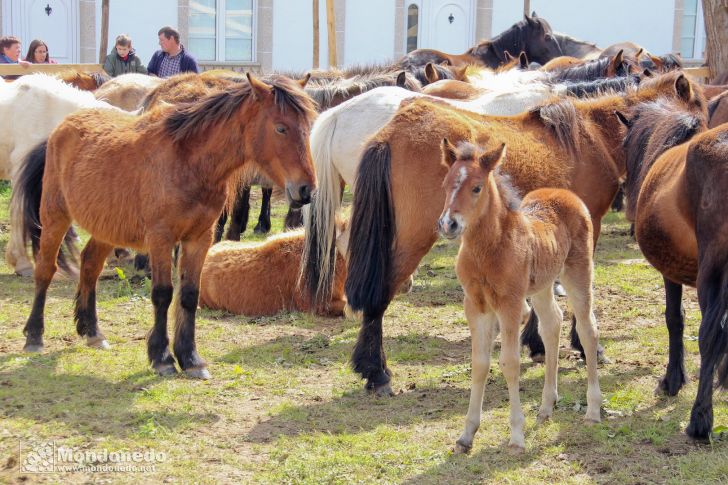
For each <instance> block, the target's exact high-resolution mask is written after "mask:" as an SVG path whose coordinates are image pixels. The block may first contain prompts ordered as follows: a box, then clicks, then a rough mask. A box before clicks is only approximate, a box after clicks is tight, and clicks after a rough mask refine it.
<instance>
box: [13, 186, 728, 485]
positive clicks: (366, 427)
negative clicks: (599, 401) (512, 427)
mask: <svg viewBox="0 0 728 485" xmlns="http://www.w3.org/2000/svg"><path fill="white" fill-rule="evenodd" d="M9 195H10V189H9V187H8V185H7V184H0V251H4V249H5V245H6V244H7V240H8V232H7V221H8V213H7V202H8V199H9ZM284 211H285V208H284V207H283V205H282V204H280V203H276V204H275V206H274V218H275V221H274V232H279V231H280V230H281V227H282V215H283V212H284ZM251 213H252V214H257V212H256V209H253V210H251ZM251 222H252V218H251ZM602 234H603V237H602V238H601V239H600V244H599V248H598V251H597V262H596V285H595V295H596V298H595V305H596V307H595V312H596V314H597V319H598V321H599V325H600V332H601V340H602V343H603V344H604V345H605V347H606V350H607V353H608V355H609V356H610V358H611V359H612V363H611V364H608V365H604V366H602V367H601V368H600V379H601V387H602V392H603V397H604V401H603V406H602V409H603V421H602V423H601V424H599V425H596V426H591V427H587V426H584V425H583V424H582V416H583V413H584V411H585V409H584V407H585V405H586V402H585V401H586V397H585V391H586V381H585V379H586V371H585V368H584V365H583V364H582V363H581V362H580V360H579V359H578V358H576V356H575V355H574V354H573V353H571V352H570V351H569V350H568V348H567V346H568V326H569V325H568V323H567V322H564V326H563V332H562V358H561V359H560V374H559V394H560V400H559V402H558V403H557V407H556V410H555V412H554V416H553V418H552V419H551V420H550V421H549V422H547V423H545V424H543V425H540V426H537V425H536V422H535V416H536V412H537V410H538V405H539V400H540V395H541V387H542V385H543V367H542V366H540V365H535V364H532V363H531V362H530V360H529V359H528V358H527V357H526V355H525V354H524V356H523V358H522V381H521V386H522V393H521V398H522V403H523V407H524V411H525V413H526V444H527V451H526V453H525V454H524V455H522V456H512V455H510V454H509V453H508V452H507V451H506V449H505V447H504V444H505V443H506V442H507V439H508V395H507V391H506V386H505V382H504V379H503V376H502V374H501V373H500V371H499V370H498V366H497V364H496V362H497V358H496V359H493V362H494V365H493V367H492V372H491V375H490V378H489V384H488V387H487V390H486V396H485V400H484V404H483V419H482V424H481V428H480V430H479V432H478V434H477V435H476V439H475V444H474V449H473V451H472V453H471V454H470V455H468V456H461V455H453V454H452V453H451V451H450V450H451V448H452V445H453V444H454V441H455V440H456V439H457V437H458V436H459V434H460V432H461V431H462V427H463V422H464V417H465V412H466V410H467V406H468V397H469V387H470V341H469V331H468V327H467V324H466V322H465V319H464V316H463V312H462V305H461V299H462V291H461V290H460V288H459V285H458V283H457V280H456V279H455V277H454V270H453V264H454V261H455V255H456V252H457V248H456V246H455V245H454V244H452V243H448V242H445V241H438V243H437V244H436V245H435V247H434V249H433V250H432V251H431V252H430V254H429V255H428V256H427V257H426V258H425V260H424V261H423V262H422V264H421V265H420V268H419V273H418V275H417V277H416V279H415V285H414V288H413V291H412V292H411V293H410V294H408V295H401V296H399V297H397V299H396V300H395V301H394V302H393V303H392V305H391V306H390V308H389V310H388V312H387V314H386V318H385V329H384V330H385V340H384V346H385V350H386V352H387V355H388V358H389V360H390V365H391V367H392V370H393V371H394V373H395V375H394V379H393V384H394V389H395V392H396V395H395V396H394V397H393V398H388V399H383V398H376V397H374V396H371V395H368V394H366V393H365V391H364V390H363V388H362V382H361V381H360V380H359V379H358V377H357V376H356V375H354V374H353V373H352V371H351V370H350V368H349V364H348V359H349V355H350V352H351V349H352V347H353V344H354V341H355V340H356V336H357V332H358V323H357V322H355V321H348V320H343V319H325V318H320V317H313V316H310V315H305V314H300V313H296V314H284V315H278V316H275V317H265V318H249V317H241V316H234V315H230V314H227V313H225V312H220V311H208V310H200V311H199V313H198V315H199V319H198V331H197V343H198V348H199V350H200V352H201V354H202V355H203V356H204V357H205V358H206V359H207V361H208V363H209V364H210V370H211V372H212V374H213V379H212V380H210V381H207V382H199V381H191V380H187V379H185V378H182V377H174V378H165V379H163V378H159V377H156V376H155V375H154V374H153V373H152V372H151V371H150V369H149V368H148V365H147V363H146V350H145V342H144V339H145V336H146V333H147V332H148V330H149V329H150V327H151V314H152V313H151V303H150V301H149V294H150V292H149V290H150V286H149V283H148V282H145V281H144V280H143V279H140V278H138V277H135V276H138V275H135V274H134V272H133V270H132V268H129V267H124V268H123V271H124V276H125V277H126V280H120V279H119V278H118V275H117V276H115V275H116V272H115V271H114V270H112V269H109V270H108V273H109V277H108V278H107V279H103V280H102V281H100V283H99V287H98V306H99V318H100V326H101V328H102V330H103V331H104V333H105V334H106V335H107V337H108V338H109V340H110V342H111V343H112V345H113V347H112V349H111V350H109V351H106V352H103V351H97V350H91V349H88V348H86V347H85V346H84V345H83V343H82V342H81V341H80V339H79V338H78V337H77V336H76V335H75V329H74V326H73V323H72V298H73V294H74V291H75V290H74V285H73V284H72V283H70V282H68V281H56V282H54V283H53V284H52V285H51V289H50V290H49V296H48V305H47V309H46V333H45V341H46V351H45V353H44V354H43V355H26V354H23V353H22V352H21V349H22V345H23V341H24V340H23V336H22V331H21V330H22V326H23V324H24V321H25V319H26V318H27V315H28V312H29V310H30V303H31V300H32V295H33V285H32V282H31V281H29V280H24V279H21V278H18V277H15V276H13V275H11V273H10V269H9V268H8V267H7V266H5V265H4V262H3V263H0V481H7V482H18V483H19V482H28V481H30V482H35V481H49V482H53V483H57V482H77V481H81V482H87V481H113V482H125V483H134V482H136V483H138V482H144V483H146V482H160V481H162V480H165V479H168V480H170V481H172V482H197V483H219V482H254V483H276V484H277V483H352V482H353V483H412V484H415V483H416V484H420V483H433V484H434V483H479V482H485V483H509V484H510V483H523V484H532V483H549V484H551V483H609V484H614V483H616V484H632V483H673V484H682V483H686V482H690V483H718V482H725V481H726V480H728V460H726V458H728V446H726V444H725V440H724V439H716V440H715V441H714V442H713V443H712V444H695V443H693V442H691V441H690V440H689V439H687V438H686V437H685V435H684V432H683V430H684V428H685V426H686V424H687V421H688V418H689V413H690V408H691V406H692V400H693V398H694V396H695V392H696V387H697V386H696V384H697V382H696V381H697V379H696V372H697V368H698V354H697V342H696V341H695V338H694V337H695V336H696V335H697V329H698V325H699V320H700V313H699V311H698V307H697V302H696V295H695V292H694V290H686V291H685V298H684V303H685V308H686V314H687V325H686V331H685V334H686V342H685V343H686V368H687V374H688V376H689V379H690V382H689V383H688V385H687V386H686V387H685V388H684V389H683V390H682V392H681V393H680V394H679V395H678V396H677V397H674V398H666V397H663V396H656V395H654V393H653V390H654V388H655V386H656V383H657V380H658V378H659V377H660V376H661V375H662V373H663V372H664V365H665V363H666V360H667V332H666V330H665V328H664V323H663V315H662V314H663V311H664V309H663V299H664V296H663V292H662V287H661V278H660V276H659V275H658V274H657V273H656V272H655V271H654V270H653V269H652V268H651V267H649V265H647V264H646V263H645V262H644V260H642V259H641V255H640V253H639V250H638V248H637V246H636V245H635V243H634V242H633V241H632V240H630V238H629V236H628V224H627V223H626V222H625V221H624V219H623V216H622V215H621V214H609V215H608V216H607V217H606V218H605V221H604V225H603V232H602ZM246 238H250V239H261V238H260V237H259V236H251V235H250V234H249V233H246ZM561 303H562V304H563V301H562V302H561ZM496 352H498V350H497V349H496ZM715 424H716V426H721V425H723V426H725V425H728V406H726V399H725V396H724V395H723V394H716V397H715ZM47 440H54V441H55V442H56V444H57V445H59V446H66V447H77V448H78V449H82V450H84V449H85V450H88V449H91V450H99V449H103V448H107V449H108V450H109V451H123V450H128V451H145V450H150V449H153V450H156V451H162V452H164V453H165V454H166V460H165V461H163V462H161V463H157V464H156V470H155V471H152V472H148V473H145V474H135V473H120V472H117V473H108V472H107V473H92V472H87V471H79V472H67V473H62V474H59V473H56V474H51V475H37V474H29V473H20V472H19V467H18V462H17V458H18V446H19V443H20V442H21V441H22V442H24V443H31V442H35V441H47Z"/></svg>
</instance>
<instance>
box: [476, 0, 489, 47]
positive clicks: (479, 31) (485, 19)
mask: <svg viewBox="0 0 728 485" xmlns="http://www.w3.org/2000/svg"><path fill="white" fill-rule="evenodd" d="M491 37H493V0H477V5H476V8H475V44H477V43H478V42H480V41H481V40H483V39H490V38H491Z"/></svg>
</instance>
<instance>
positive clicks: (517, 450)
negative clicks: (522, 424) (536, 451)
mask: <svg viewBox="0 0 728 485" xmlns="http://www.w3.org/2000/svg"><path fill="white" fill-rule="evenodd" d="M525 452H526V447H525V445H521V444H518V443H508V453H510V454H511V455H522V454H523V453H525Z"/></svg>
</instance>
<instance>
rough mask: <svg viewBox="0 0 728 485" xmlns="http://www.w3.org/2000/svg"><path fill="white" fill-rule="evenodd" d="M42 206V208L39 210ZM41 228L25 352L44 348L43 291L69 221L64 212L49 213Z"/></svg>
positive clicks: (50, 276) (55, 265) (45, 292)
mask: <svg viewBox="0 0 728 485" xmlns="http://www.w3.org/2000/svg"><path fill="white" fill-rule="evenodd" d="M42 210H43V207H41V211H42ZM41 221H42V223H43V231H42V232H41V236H40V249H39V250H38V255H37V256H36V265H35V272H34V276H35V296H34V298H33V309H32V310H31V311H30V316H29V317H28V321H27V322H26V324H25V328H24V329H23V335H25V347H23V350H24V351H26V352H40V351H42V350H43V331H44V326H45V325H44V321H43V313H44V309H45V302H46V294H47V292H48V286H49V285H50V284H51V280H52V279H53V275H54V274H55V273H56V271H57V270H58V265H57V259H58V251H59V249H60V248H61V243H62V242H63V238H64V237H65V235H66V231H68V228H69V227H70V226H71V221H70V219H68V217H67V216H66V215H65V214H57V213H56V214H52V215H51V216H50V217H42V219H41Z"/></svg>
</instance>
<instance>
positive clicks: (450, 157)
mask: <svg viewBox="0 0 728 485" xmlns="http://www.w3.org/2000/svg"><path fill="white" fill-rule="evenodd" d="M440 148H441V149H442V163H443V165H445V166H447V168H450V167H452V166H453V164H454V163H455V161H456V160H457V159H458V154H457V153H455V147H454V146H453V145H452V143H450V140H448V139H447V138H443V139H442V145H440Z"/></svg>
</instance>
